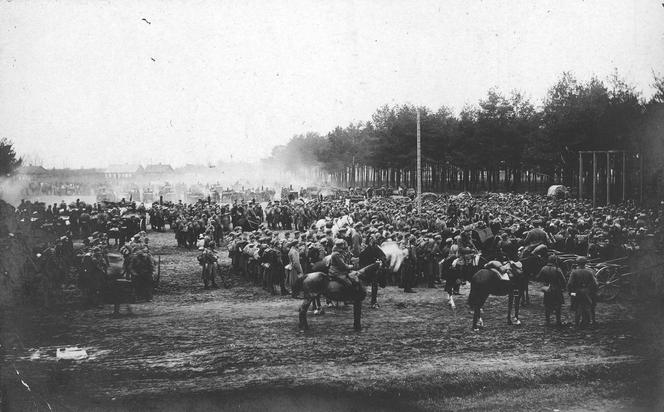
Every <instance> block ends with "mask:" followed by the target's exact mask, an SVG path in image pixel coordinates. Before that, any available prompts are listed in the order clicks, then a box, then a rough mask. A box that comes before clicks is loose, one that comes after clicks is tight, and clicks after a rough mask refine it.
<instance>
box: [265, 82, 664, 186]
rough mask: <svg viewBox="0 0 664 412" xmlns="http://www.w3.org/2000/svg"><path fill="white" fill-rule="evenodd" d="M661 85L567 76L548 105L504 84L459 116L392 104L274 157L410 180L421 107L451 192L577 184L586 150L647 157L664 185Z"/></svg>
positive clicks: (346, 176) (425, 152)
mask: <svg viewBox="0 0 664 412" xmlns="http://www.w3.org/2000/svg"><path fill="white" fill-rule="evenodd" d="M653 86H654V88H655V90H656V92H655V94H654V95H653V97H652V98H651V99H649V100H648V101H646V100H644V99H643V98H642V97H641V96H640V94H639V93H638V92H636V91H635V89H634V87H632V86H631V85H629V84H628V83H627V82H625V81H624V80H622V79H621V78H620V77H619V76H618V75H617V73H616V74H614V75H612V76H611V77H610V78H609V79H607V80H606V81H601V80H599V79H597V78H593V79H591V80H589V81H587V82H581V81H578V80H577V79H575V78H574V76H572V75H571V74H570V73H563V75H562V76H561V77H560V79H559V80H558V81H557V82H556V83H555V84H554V85H553V86H552V87H551V88H550V89H549V90H548V93H547V95H546V98H545V99H544V101H543V102H542V103H541V105H539V106H536V105H535V104H533V103H532V102H531V101H529V100H528V99H526V98H525V97H524V96H523V94H521V93H519V92H517V91H514V92H511V93H510V94H509V95H504V94H502V93H500V92H499V91H497V90H489V92H488V93H487V96H486V97H485V98H484V99H482V100H480V101H479V102H478V104H477V105H474V106H468V107H465V108H464V109H463V110H462V111H461V112H460V113H459V114H458V115H455V114H454V113H453V112H452V111H451V110H450V109H449V108H446V107H441V108H439V109H437V110H431V109H429V108H427V107H416V106H412V105H403V106H393V107H389V106H384V107H381V108H379V109H378V110H376V112H375V113H374V114H373V116H372V118H371V120H368V121H366V122H361V123H357V124H350V125H348V126H346V127H341V126H339V127H336V128H335V129H334V130H332V131H331V132H329V133H328V134H327V135H326V136H321V135H319V134H316V133H307V134H304V135H298V136H294V137H293V138H292V139H291V140H290V141H289V142H288V144H286V145H284V146H278V147H275V148H274V150H273V152H272V156H271V157H270V158H269V159H266V160H265V162H267V163H276V164H279V165H282V166H284V167H286V168H287V169H289V170H291V171H293V172H296V171H297V170H298V169H301V168H310V167H314V166H318V167H322V168H323V169H324V170H325V171H326V172H328V173H329V174H331V175H332V176H336V177H337V178H339V179H341V180H342V182H337V183H343V184H347V185H354V183H358V182H357V178H358V177H361V180H362V184H376V183H383V184H385V183H388V184H402V185H406V186H407V185H409V183H411V182H412V181H413V179H414V173H412V172H413V171H414V169H415V167H416V111H417V110H418V109H419V111H420V116H421V137H422V156H423V160H424V162H425V168H426V170H427V171H428V175H427V176H428V180H427V183H428V184H429V186H430V187H429V189H434V190H435V189H445V188H446V184H449V185H450V186H448V187H454V186H455V185H456V188H459V189H473V188H478V189H479V188H486V189H496V188H499V187H504V188H507V189H515V188H522V187H523V184H524V181H523V180H524V176H528V181H529V182H530V181H531V179H533V177H539V178H540V179H539V181H541V180H542V179H541V178H542V176H545V177H546V178H547V179H546V181H547V183H548V182H551V183H553V182H560V183H563V184H567V185H570V186H575V185H576V179H578V174H577V173H578V151H581V150H629V151H634V152H640V153H641V154H645V155H646V160H645V166H644V169H645V170H647V171H649V174H648V176H647V177H648V178H649V179H650V181H649V182H650V183H651V184H655V185H656V186H659V187H660V189H661V188H662V187H661V186H662V185H661V182H657V179H659V180H660V181H661V177H662V176H663V175H664V174H663V171H664V155H663V154H664V135H663V130H662V127H663V125H664V110H663V107H664V78H660V77H657V76H654V82H653ZM367 170H370V172H367ZM385 171H388V173H385ZM386 176H389V177H388V180H387V181H385V180H384V178H385V177H386ZM367 177H368V179H367ZM404 178H407V180H406V181H405V182H404V181H403V179H404ZM377 179H382V181H381V182H378V181H377ZM400 179H401V182H399V180H400ZM653 179H654V180H653ZM646 183H648V182H646ZM657 183H660V184H657ZM357 185H359V184H357ZM660 193H663V192H660Z"/></svg>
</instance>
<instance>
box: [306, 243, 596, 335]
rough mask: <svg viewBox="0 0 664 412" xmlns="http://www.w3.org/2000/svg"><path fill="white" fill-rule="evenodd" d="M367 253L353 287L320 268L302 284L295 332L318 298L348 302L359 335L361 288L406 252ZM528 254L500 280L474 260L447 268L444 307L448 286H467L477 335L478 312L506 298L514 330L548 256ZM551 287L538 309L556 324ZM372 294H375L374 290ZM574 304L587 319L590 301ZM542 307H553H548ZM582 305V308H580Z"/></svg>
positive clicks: (380, 278)
mask: <svg viewBox="0 0 664 412" xmlns="http://www.w3.org/2000/svg"><path fill="white" fill-rule="evenodd" d="M367 249H369V248H367ZM367 249H365V252H363V253H364V255H365V256H362V255H361V256H360V267H361V269H359V270H357V271H356V272H355V273H354V274H352V275H351V276H353V277H354V278H356V279H357V280H358V281H359V284H355V285H352V286H348V285H345V284H342V283H341V282H339V281H337V280H336V279H334V278H331V277H330V276H329V275H327V273H326V271H325V270H324V269H323V270H320V269H321V268H318V269H319V270H317V271H314V272H312V273H309V274H306V275H305V276H304V277H303V278H302V281H301V289H302V291H303V292H304V299H303V301H302V304H301V305H300V309H299V328H300V329H301V330H306V329H308V328H309V325H308V322H307V311H308V309H309V307H310V305H311V304H312V303H313V304H314V305H316V303H315V302H316V301H317V300H319V299H320V297H321V296H324V297H326V298H327V299H330V300H335V301H345V302H353V313H354V328H355V330H357V331H359V330H361V328H362V326H361V313H362V301H363V300H364V299H365V297H366V287H367V286H369V285H372V286H373V288H372V289H374V288H375V285H376V284H379V285H380V286H381V287H384V286H385V284H386V279H387V276H388V274H389V273H390V272H393V271H396V270H399V266H400V265H401V263H402V262H404V260H405V259H407V252H406V251H405V250H403V249H401V248H399V247H398V246H396V244H395V243H394V242H386V243H384V244H382V245H381V246H380V248H379V250H380V252H379V253H375V252H370V253H367V252H366V251H367ZM533 251H534V249H533V248H526V249H524V250H523V251H522V252H521V255H520V256H519V259H518V260H516V261H507V262H506V263H505V264H502V265H501V266H502V269H503V271H504V274H503V275H502V276H501V274H500V273H498V272H497V271H496V270H495V268H493V267H491V265H490V264H488V263H489V262H487V261H486V259H484V258H480V259H479V262H478V264H477V265H474V266H472V267H470V268H465V269H461V268H453V267H450V266H447V267H446V268H443V272H442V277H443V278H444V279H445V281H446V287H445V291H446V292H447V294H448V304H449V305H450V307H451V308H452V309H455V308H456V305H455V303H454V298H453V295H454V291H453V290H454V287H453V286H454V285H455V284H457V283H459V282H469V283H470V293H469V295H468V305H469V306H470V308H471V309H472V311H473V323H472V328H473V330H476V331H477V330H479V328H480V327H483V326H484V325H483V321H482V318H481V312H482V307H483V306H484V304H485V302H486V301H487V299H488V297H489V296H507V297H508V305H507V324H509V325H512V324H516V325H519V324H520V323H521V322H520V320H519V309H520V307H521V306H525V305H526V304H528V303H529V295H528V285H529V281H530V279H532V278H533V277H535V276H536V275H537V274H538V273H539V272H540V270H541V269H542V267H543V266H544V265H545V264H546V262H547V258H548V255H549V253H551V252H550V251H549V250H547V249H546V248H541V247H540V248H539V250H537V251H536V252H535V253H533ZM491 263H494V262H491ZM314 269H316V268H314ZM556 287H557V286H556V285H551V286H549V287H548V288H547V289H546V290H545V299H544V303H545V306H546V309H547V319H548V313H549V312H550V311H552V310H553V311H554V312H555V313H556V316H557V318H558V320H560V306H561V305H560V304H556V303H555V302H556V300H555V299H547V295H549V296H551V295H554V294H556V293H561V292H562V291H561V290H560V289H556ZM372 292H373V293H374V294H375V289H374V290H372ZM578 301H579V306H580V307H579V308H577V310H578V311H579V312H580V313H589V312H590V310H591V308H590V302H591V301H592V299H589V298H588V297H587V296H584V297H579V299H578ZM548 302H554V303H553V304H551V305H550V304H549V303H548ZM586 303H588V304H587V305H586ZM512 312H514V316H512Z"/></svg>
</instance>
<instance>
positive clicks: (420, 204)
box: [417, 109, 422, 213]
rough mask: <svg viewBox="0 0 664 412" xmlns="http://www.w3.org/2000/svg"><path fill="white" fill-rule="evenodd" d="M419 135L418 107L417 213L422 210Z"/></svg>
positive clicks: (418, 112) (418, 118)
mask: <svg viewBox="0 0 664 412" xmlns="http://www.w3.org/2000/svg"><path fill="white" fill-rule="evenodd" d="M421 140H422V139H421V136H420V109H417V213H421V212H422V142H421Z"/></svg>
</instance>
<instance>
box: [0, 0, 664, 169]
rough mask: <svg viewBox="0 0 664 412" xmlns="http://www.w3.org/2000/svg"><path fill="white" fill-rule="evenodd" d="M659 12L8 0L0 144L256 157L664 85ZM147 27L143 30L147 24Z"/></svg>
mask: <svg viewBox="0 0 664 412" xmlns="http://www.w3.org/2000/svg"><path fill="white" fill-rule="evenodd" d="M661 3H662V2H661V0H656V1H654V0H648V1H645V0H644V1H624V0H621V1H607V0H601V1H551V2H535V1H532V0H529V1H523V2H516V1H447V2H443V1H439V2H434V1H402V0H394V1H389V0H374V1H361V0H355V1H302V2H300V1H283V0H280V1H267V0H260V1H247V0H242V1H235V2H231V1H209V2H208V1H159V2H150V1H145V0H141V1H135V0H132V1H110V2H100V1H82V0H80V1H75V0H72V1H57V2H56V1H36V0H35V1H19V0H14V1H9V0H6V1H3V2H2V3H1V4H0V30H1V32H0V137H7V138H9V139H11V140H13V141H14V143H15V146H16V149H17V151H18V152H19V153H20V154H30V155H36V156H38V157H39V158H41V159H42V160H43V163H44V165H45V166H48V167H50V166H56V167H61V166H63V165H65V166H70V167H80V166H85V167H105V166H106V165H108V164H109V163H122V162H134V163H142V164H145V163H151V162H165V163H171V164H173V165H174V166H177V165H182V164H185V163H194V162H196V163H207V162H215V161H217V160H219V159H222V160H229V159H230V156H231V155H233V159H247V160H256V159H259V158H261V157H265V156H267V155H268V154H269V153H270V150H271V149H272V147H273V146H275V145H278V144H284V143H286V142H287V141H288V140H289V139H290V137H292V136H293V135H294V134H299V133H304V132H306V131H316V132H319V133H322V134H325V133H327V132H329V131H330V130H331V129H332V128H333V127H335V126H336V125H342V126H345V125H347V124H348V123H349V122H351V121H365V120H369V119H370V116H371V114H372V113H373V112H374V111H375V110H376V109H377V108H378V107H379V106H382V105H384V104H403V103H412V104H416V105H426V106H428V107H430V108H432V109H437V108H438V107H440V106H441V105H446V106H448V107H450V108H452V109H453V110H454V111H455V112H458V110H459V109H461V108H462V107H463V106H464V104H473V103H476V102H477V101H478V100H479V99H480V98H482V97H484V96H485V95H486V92H487V90H488V89H489V88H491V87H497V88H498V89H499V90H502V91H504V92H506V93H507V92H509V91H510V90H512V89H519V90H521V91H522V92H524V93H525V95H526V96H528V97H530V98H531V99H532V100H533V101H534V102H539V101H541V99H542V97H543V96H544V94H545V93H546V90H547V88H548V87H550V86H551V85H552V84H553V83H554V82H555V80H556V79H557V78H559V77H560V74H561V73H562V72H563V71H571V72H572V73H574V75H575V76H576V77H577V78H579V79H581V80H587V79H589V78H590V77H591V76H592V75H596V76H598V77H599V78H601V79H605V78H606V77H607V76H609V75H610V74H611V73H612V72H613V70H614V69H617V70H618V72H619V74H620V75H621V76H623V77H624V78H625V79H626V80H627V81H628V82H630V83H632V84H633V85H635V86H636V88H637V90H639V91H641V92H642V93H643V95H644V96H645V97H649V96H650V95H652V90H651V87H650V84H651V83H652V71H653V70H655V72H658V73H660V74H664V7H662V4H661ZM142 19H146V20H147V21H148V22H149V23H148V22H146V21H144V20H142Z"/></svg>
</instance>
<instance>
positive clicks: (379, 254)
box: [358, 239, 387, 308]
mask: <svg viewBox="0 0 664 412" xmlns="http://www.w3.org/2000/svg"><path fill="white" fill-rule="evenodd" d="M358 257H359V265H360V267H365V266H368V265H370V264H371V263H373V262H376V261H378V260H379V261H381V263H382V267H381V268H380V269H378V270H380V271H382V270H386V269H384V267H385V266H386V265H387V256H385V252H383V251H382V249H381V248H380V247H378V245H376V243H375V241H374V240H373V239H371V240H370V241H369V246H367V247H365V248H364V250H362V251H361V252H360V255H359V256H358ZM378 278H379V279H385V277H384V276H378V277H377V279H376V280H374V281H373V282H371V303H370V304H371V307H372V308H376V307H379V305H378V302H377V297H378V286H379V283H380V282H379V279H378ZM380 287H382V288H384V287H385V282H382V283H380Z"/></svg>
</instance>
